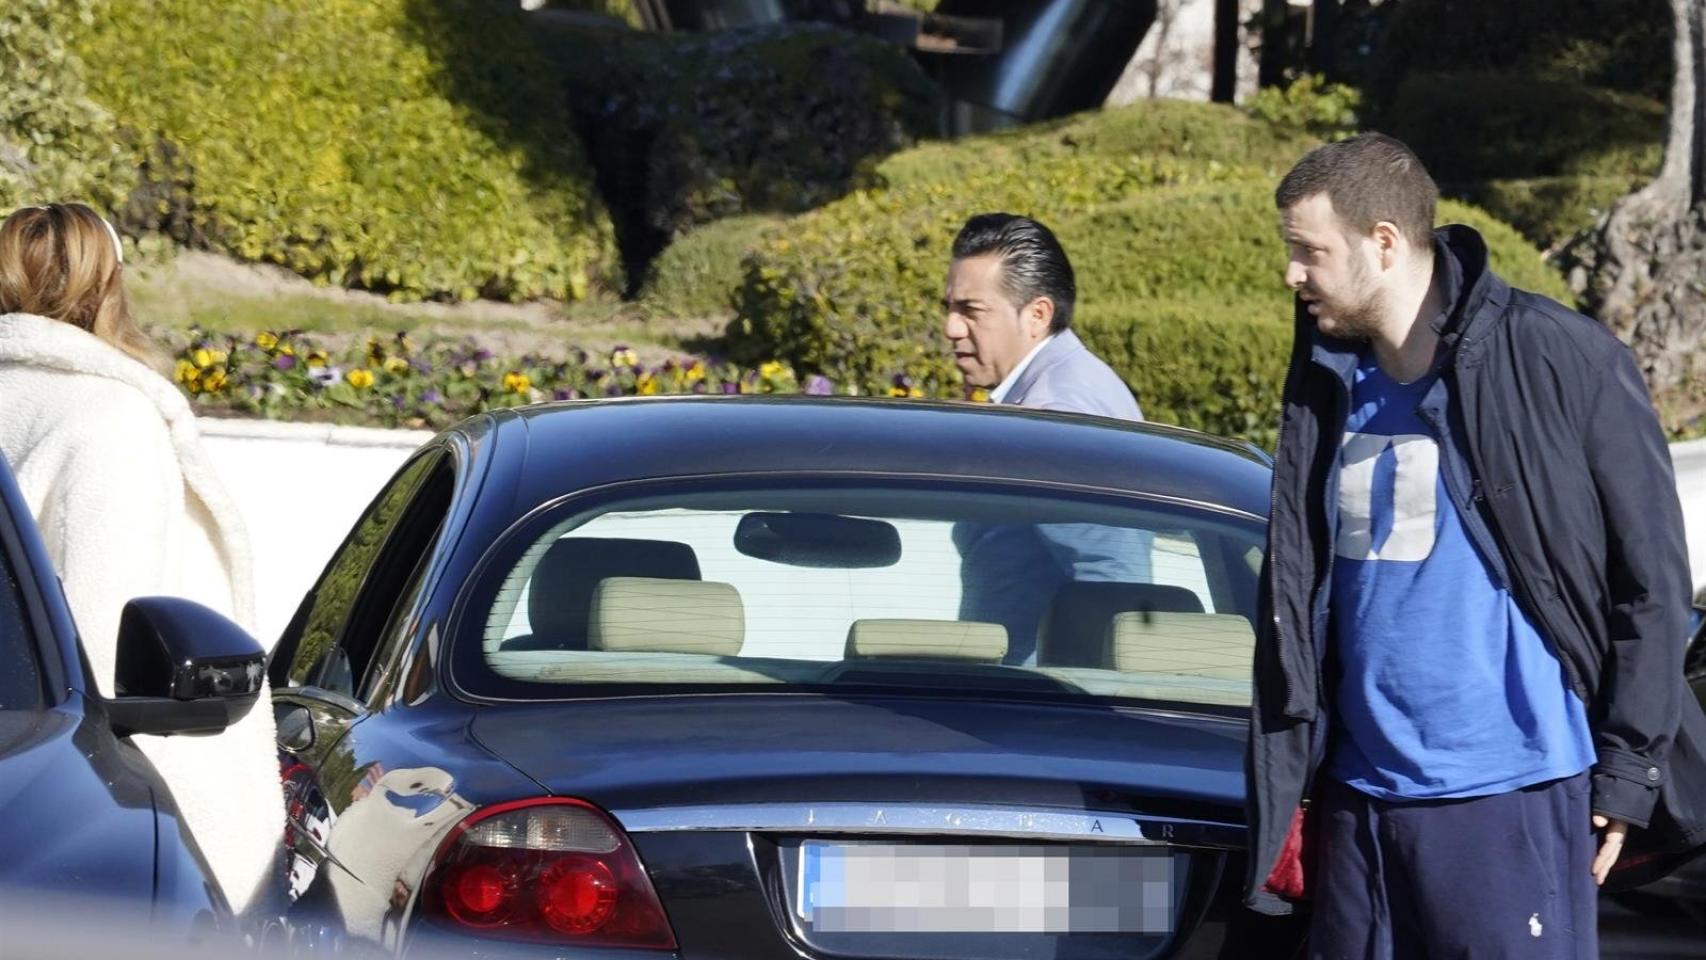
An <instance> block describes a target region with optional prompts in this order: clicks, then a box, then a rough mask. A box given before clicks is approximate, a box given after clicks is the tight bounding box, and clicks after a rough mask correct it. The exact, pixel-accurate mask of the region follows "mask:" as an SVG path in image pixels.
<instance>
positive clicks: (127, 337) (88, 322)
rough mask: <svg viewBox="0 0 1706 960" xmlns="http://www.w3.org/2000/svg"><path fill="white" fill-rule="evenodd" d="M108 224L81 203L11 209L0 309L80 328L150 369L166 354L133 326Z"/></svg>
mask: <svg viewBox="0 0 1706 960" xmlns="http://www.w3.org/2000/svg"><path fill="white" fill-rule="evenodd" d="M116 236H117V235H116V234H114V233H112V232H111V228H110V227H109V226H108V225H107V223H106V222H105V221H104V220H103V219H102V218H101V215H100V214H98V213H96V212H95V211H94V210H93V209H92V208H90V207H88V206H86V205H84V204H81V203H50V204H47V205H45V206H39V207H24V208H22V209H20V210H16V211H14V212H13V213H12V215H11V216H9V217H7V218H6V220H5V222H4V223H0V313H33V314H36V315H38V316H43V317H47V318H49V319H52V320H60V321H63V322H65V323H69V324H71V325H72V326H75V327H81V328H82V329H84V330H87V331H89V332H90V333H92V334H94V335H95V336H97V337H99V338H101V339H102V340H105V341H106V342H107V343H109V344H111V345H113V346H114V347H117V348H118V349H120V350H122V351H124V352H125V353H127V354H129V355H130V356H132V357H134V358H136V359H137V360H140V361H142V362H143V363H145V364H147V365H148V366H150V367H153V368H155V369H156V370H160V369H163V368H164V360H163V358H162V357H161V356H160V353H159V350H158V348H157V347H156V346H155V345H154V343H153V341H151V340H149V339H148V335H147V334H145V333H143V332H142V329H141V328H140V327H138V326H137V325H136V321H135V320H134V319H133V318H132V317H131V314H130V300H129V298H128V297H126V296H125V291H124V280H123V277H122V276H121V270H120V261H119V252H118V248H117V243H116V241H115V237H116Z"/></svg>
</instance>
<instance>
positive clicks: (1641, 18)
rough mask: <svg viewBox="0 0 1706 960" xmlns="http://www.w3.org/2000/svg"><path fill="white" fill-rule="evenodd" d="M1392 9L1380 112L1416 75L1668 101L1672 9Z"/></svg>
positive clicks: (1600, 2)
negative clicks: (1512, 79) (1523, 81)
mask: <svg viewBox="0 0 1706 960" xmlns="http://www.w3.org/2000/svg"><path fill="white" fill-rule="evenodd" d="M1394 6H1395V8H1396V9H1395V12H1394V13H1393V15H1392V22H1391V25H1390V27H1389V28H1388V32H1387V35H1386V36H1385V38H1384V39H1383V40H1382V41H1381V43H1380V53H1379V56H1378V57H1376V58H1375V59H1374V63H1375V65H1376V69H1375V75H1374V76H1373V78H1372V79H1371V83H1370V89H1369V90H1368V91H1367V92H1368V93H1369V95H1370V96H1371V97H1373V99H1374V105H1375V106H1376V107H1377V108H1380V109H1383V108H1384V107H1386V106H1387V105H1388V104H1389V103H1390V101H1391V98H1392V96H1393V95H1394V94H1395V93H1396V92H1397V90H1398V87H1399V85H1400V84H1401V83H1402V82H1403V80H1404V79H1405V78H1406V77H1409V76H1411V75H1412V74H1416V73H1449V72H1469V73H1476V72H1481V73H1485V72H1501V73H1510V74H1513V75H1522V76H1525V77H1528V78H1530V79H1534V80H1548V81H1562V82H1568V83H1576V84H1581V85H1585V86H1593V87H1603V88H1606V89H1609V90H1617V91H1622V92H1624V93H1632V94H1637V95H1640V96H1644V97H1647V98H1649V99H1652V100H1661V101H1662V100H1665V99H1666V98H1668V97H1669V95H1670V78H1671V63H1672V56H1671V15H1670V5H1669V4H1668V3H1667V2H1666V0H1496V2H1491V3H1489V2H1487V0H1403V2H1402V3H1398V4H1395V5H1394ZM1491 105H1492V104H1483V106H1491Z"/></svg>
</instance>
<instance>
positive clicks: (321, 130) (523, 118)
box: [76, 0, 620, 299]
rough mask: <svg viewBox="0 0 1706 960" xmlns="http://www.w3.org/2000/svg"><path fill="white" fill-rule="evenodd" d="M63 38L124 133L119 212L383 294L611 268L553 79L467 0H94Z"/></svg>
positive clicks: (510, 23) (572, 284)
mask: <svg viewBox="0 0 1706 960" xmlns="http://www.w3.org/2000/svg"><path fill="white" fill-rule="evenodd" d="M76 48H77V50H78V51H79V52H80V53H81V54H82V55H83V58H84V61H85V62H86V63H87V64H89V66H90V85H91V89H92V92H93V94H94V96H95V98H96V99H97V100H98V101H99V102H101V103H102V104H104V105H105V106H106V107H107V108H108V109H110V110H111V111H112V113H113V114H114V115H115V116H116V118H117V119H118V121H119V122H120V123H121V124H122V125H124V126H125V127H127V128H128V129H129V130H130V131H131V132H132V140H133V148H134V158H135V162H136V163H137V164H138V165H140V166H141V167H142V168H143V171H144V174H145V177H146V179H147V181H148V182H147V184H146V186H145V189H143V190H142V191H139V193H138V194H137V196H136V197H135V202H134V203H132V204H131V205H130V208H129V210H128V211H127V217H126V219H127V222H128V224H129V226H130V227H131V228H132V229H149V228H158V229H163V230H165V231H166V232H168V233H170V234H172V235H173V236H174V239H177V240H179V241H180V242H186V243H191V244H195V245H204V246H208V247H212V248H214V249H218V250H222V251H225V252H227V253H230V254H232V255H235V256H237V257H239V258H241V259H245V260H258V261H269V262H273V263H278V264H281V265H283V266H285V267H287V268H289V269H291V270H294V271H295V272H297V273H299V274H302V275H303V276H306V277H310V278H313V279H315V280H317V281H322V282H327V283H333V284H339V285H344V286H352V287H363V288H367V289H373V290H380V291H388V292H390V293H392V294H394V295H395V296H397V297H399V298H403V297H409V298H416V297H422V298H459V299H469V298H473V297H475V296H485V297H493V298H500V299H525V298H533V297H557V298H564V299H575V298H579V297H582V296H585V295H586V294H587V293H588V291H589V290H590V289H591V288H593V287H595V286H598V285H601V284H609V285H615V284H617V283H618V282H619V278H620V269H619V266H618V264H617V262H616V257H615V250H614V242H613V238H612V232H611V228H610V224H609V220H608V218H607V217H606V215H605V214H604V212H603V210H602V209H601V208H600V207H599V205H598V204H597V201H596V200H595V199H594V198H593V190H592V184H591V175H590V171H589V170H588V168H587V166H586V164H585V161H584V158H583V157H582V155H581V150H580V147H579V144H578V141H576V139H575V138H574V137H573V136H572V135H570V134H569V133H568V123H567V119H566V117H565V115H564V112H563V110H562V107H561V104H560V102H559V96H558V88H557V86H556V83H555V80H554V78H553V75H552V73H551V70H550V68H549V65H548V64H547V62H546V61H545V60H543V59H542V57H541V56H540V54H539V52H538V51H537V49H536V47H535V45H534V40H533V38H532V35H531V34H530V32H529V30H528V27H527V25H526V24H525V23H524V21H523V19H522V15H521V14H520V12H519V11H513V10H504V9H501V8H500V7H499V6H498V5H494V4H492V3H490V2H489V0H268V2H266V3H252V2H247V0H105V4H104V7H103V9H102V13H101V15H100V16H99V17H97V18H95V20H94V23H93V24H92V25H91V26H90V27H89V28H88V29H87V30H85V31H83V32H82V33H81V35H80V36H79V38H78V40H77V43H76Z"/></svg>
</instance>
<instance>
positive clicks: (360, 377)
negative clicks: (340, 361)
mask: <svg viewBox="0 0 1706 960" xmlns="http://www.w3.org/2000/svg"><path fill="white" fill-rule="evenodd" d="M344 379H345V380H348V381H349V385H350V386H352V387H354V388H356V389H357V390H366V389H367V388H368V387H371V386H373V372H372V371H370V370H351V371H350V372H349V373H346V374H344Z"/></svg>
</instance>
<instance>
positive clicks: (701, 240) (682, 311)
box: [642, 214, 788, 318]
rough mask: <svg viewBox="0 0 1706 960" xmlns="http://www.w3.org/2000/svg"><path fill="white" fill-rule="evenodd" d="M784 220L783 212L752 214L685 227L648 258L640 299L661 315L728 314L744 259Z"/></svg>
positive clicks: (720, 315)
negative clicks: (652, 258)
mask: <svg viewBox="0 0 1706 960" xmlns="http://www.w3.org/2000/svg"><path fill="white" fill-rule="evenodd" d="M787 222H788V220H787V218H786V217H783V216H778V215H774V214H753V215H750V216H740V217H728V218H726V219H723V220H718V221H717V222H715V223H708V224H706V225H704V226H702V227H700V228H698V229H697V230H692V231H689V232H688V233H687V234H686V235H685V236H683V237H681V238H680V239H678V240H676V241H675V242H674V243H672V244H670V245H669V246H667V247H665V248H664V249H663V252H662V253H660V254H658V257H657V259H656V260H653V261H652V265H651V268H650V270H649V271H648V276H649V279H648V280H647V282H646V287H645V290H644V291H643V299H642V303H644V304H645V306H646V308H647V310H648V311H649V312H650V313H651V314H652V315H654V316H659V317H674V318H682V317H722V318H726V317H728V316H730V315H731V314H733V313H734V310H735V297H734V294H735V291H736V290H738V289H739V288H740V284H741V278H742V277H743V276H744V272H743V271H744V269H745V268H744V264H745V263H746V258H747V257H749V256H751V255H752V253H753V251H754V250H756V249H757V248H758V244H759V242H760V241H762V240H763V239H764V237H765V236H767V235H768V234H769V233H770V232H771V231H773V230H776V229H778V228H779V227H781V226H782V225H784V224H786V223H787Z"/></svg>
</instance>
